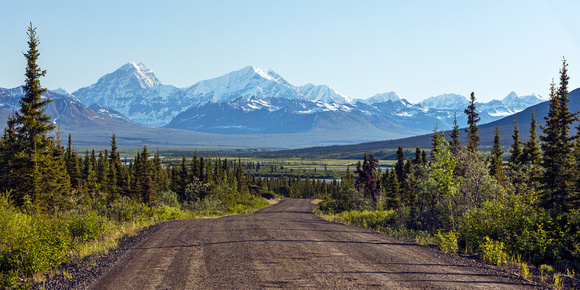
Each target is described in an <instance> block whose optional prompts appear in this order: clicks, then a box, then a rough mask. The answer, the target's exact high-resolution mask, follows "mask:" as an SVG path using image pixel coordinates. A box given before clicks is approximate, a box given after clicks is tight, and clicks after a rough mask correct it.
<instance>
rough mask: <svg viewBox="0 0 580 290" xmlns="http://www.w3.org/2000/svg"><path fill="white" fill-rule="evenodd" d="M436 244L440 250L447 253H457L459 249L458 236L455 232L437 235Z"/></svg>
mask: <svg viewBox="0 0 580 290" xmlns="http://www.w3.org/2000/svg"><path fill="white" fill-rule="evenodd" d="M435 244H436V245H437V247H438V248H439V250H441V251H443V252H447V253H456V252H457V250H458V249H459V247H458V246H457V234H456V233H455V232H454V231H450V232H447V233H443V234H442V233H441V231H439V232H437V233H436V234H435Z"/></svg>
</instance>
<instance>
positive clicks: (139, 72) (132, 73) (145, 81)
mask: <svg viewBox="0 0 580 290" xmlns="http://www.w3.org/2000/svg"><path fill="white" fill-rule="evenodd" d="M113 74H115V75H117V74H119V75H121V74H124V75H125V76H126V77H129V78H134V79H136V80H137V82H138V83H139V86H141V88H143V89H148V88H152V87H155V86H160V85H162V83H161V81H160V80H159V79H158V78H157V76H155V73H153V71H152V70H151V69H150V68H149V67H148V66H147V65H146V64H144V63H142V62H140V63H138V64H136V63H134V62H132V61H130V62H128V63H126V64H124V65H123V66H122V67H120V68H119V69H118V70H116V71H115V72H113Z"/></svg>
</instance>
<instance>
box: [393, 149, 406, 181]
mask: <svg viewBox="0 0 580 290" xmlns="http://www.w3.org/2000/svg"><path fill="white" fill-rule="evenodd" d="M395 156H396V158H397V163H395V172H396V173H397V177H398V178H399V184H402V183H403V179H405V173H404V167H405V152H403V147H401V146H399V148H398V149H397V153H396V154H395Z"/></svg>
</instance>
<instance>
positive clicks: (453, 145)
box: [449, 113, 461, 155]
mask: <svg viewBox="0 0 580 290" xmlns="http://www.w3.org/2000/svg"><path fill="white" fill-rule="evenodd" d="M449 137H450V138H451V141H449V150H451V153H453V154H454V155H457V153H458V152H459V149H460V148H461V141H460V140H459V125H458V124H457V113H455V114H453V128H452V129H451V133H449Z"/></svg>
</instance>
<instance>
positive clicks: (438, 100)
mask: <svg viewBox="0 0 580 290" xmlns="http://www.w3.org/2000/svg"><path fill="white" fill-rule="evenodd" d="M419 104H420V105H423V106H425V107H428V108H436V109H448V110H459V109H464V108H465V107H466V106H467V105H468V104H469V101H468V100H467V98H466V97H465V96H462V95H458V94H442V95H438V96H434V97H430V98H427V99H425V100H423V101H421V102H420V103H419Z"/></svg>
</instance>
